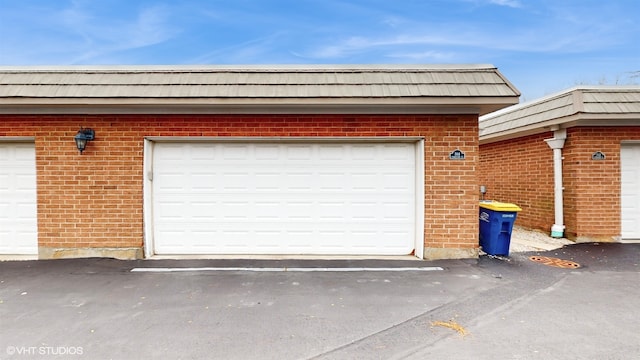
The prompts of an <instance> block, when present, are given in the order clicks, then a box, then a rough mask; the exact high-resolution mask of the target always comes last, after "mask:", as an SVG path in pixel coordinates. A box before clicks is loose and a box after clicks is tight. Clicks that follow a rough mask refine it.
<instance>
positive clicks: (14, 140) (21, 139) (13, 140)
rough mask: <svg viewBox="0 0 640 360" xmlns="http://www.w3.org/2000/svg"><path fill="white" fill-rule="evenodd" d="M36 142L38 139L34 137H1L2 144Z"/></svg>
mask: <svg viewBox="0 0 640 360" xmlns="http://www.w3.org/2000/svg"><path fill="white" fill-rule="evenodd" d="M35 141H36V138H35V137H34V136H0V142H3V143H5V142H10V143H32V142H35Z"/></svg>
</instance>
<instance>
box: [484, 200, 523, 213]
mask: <svg viewBox="0 0 640 360" xmlns="http://www.w3.org/2000/svg"><path fill="white" fill-rule="evenodd" d="M480 207H481V208H485V209H489V210H493V211H504V212H511V211H522V209H521V208H520V207H519V206H518V205H516V204H512V203H505V202H500V201H494V200H482V201H480Z"/></svg>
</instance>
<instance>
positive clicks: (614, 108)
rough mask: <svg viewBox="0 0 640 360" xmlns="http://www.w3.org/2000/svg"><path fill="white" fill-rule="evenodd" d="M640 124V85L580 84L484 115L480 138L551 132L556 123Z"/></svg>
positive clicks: (484, 140) (499, 137) (494, 139)
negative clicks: (550, 129)
mask: <svg viewBox="0 0 640 360" xmlns="http://www.w3.org/2000/svg"><path fill="white" fill-rule="evenodd" d="M630 124H631V125H640V86H580V87H574V88H571V89H568V90H565V91H563V92H561V93H558V94H554V95H550V96H547V97H544V98H541V99H539V100H535V101H532V102H529V103H524V104H519V105H515V106H511V107H508V108H505V109H502V110H500V111H496V112H494V113H491V114H488V115H485V116H482V117H480V141H481V142H491V141H498V140H501V139H505V138H513V137H517V136H523V135H527V134H533V133H539V132H543V131H548V128H549V127H550V126H553V125H558V126H560V125H561V126H563V127H570V126H576V125H594V126H614V125H630Z"/></svg>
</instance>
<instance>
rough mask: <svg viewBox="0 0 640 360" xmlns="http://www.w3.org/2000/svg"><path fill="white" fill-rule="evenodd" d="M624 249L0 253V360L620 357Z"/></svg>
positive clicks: (629, 296)
mask: <svg viewBox="0 0 640 360" xmlns="http://www.w3.org/2000/svg"><path fill="white" fill-rule="evenodd" d="M532 255H540V256H549V257H559V258H562V259H566V260H572V261H575V262H577V263H579V264H580V265H581V267H580V268H577V269H564V268H557V267H552V266H547V265H543V264H540V263H537V262H534V261H531V260H529V257H530V256H532ZM639 263H640V245H631V244H627V245H622V244H602V245H597V244H580V245H572V246H569V247H565V248H562V249H559V250H555V251H551V252H545V253H521V254H513V255H512V256H511V257H510V258H509V259H503V258H492V257H482V258H480V259H479V260H464V261H460V260H457V261H437V262H423V261H347V260H335V261H293V260H288V261H256V260H198V261H195V260H193V261H192V260H189V261H186V260H184V261H168V260H163V261H118V260H111V259H78V260H53V261H26V262H0V359H28V358H85V359H135V358H174V359H308V358H321V359H325V358H332V359H356V358H361V359H392V358H409V359H414V358H415V359H425V358H429V359H456V358H459V359H466V358H474V359H495V358H503V359H549V358H584V359H604V358H606V359H626V358H629V355H630V354H636V355H637V354H640V342H638V340H637V338H638V335H637V334H638V333H640V306H639V304H640V301H639V299H640V286H639V284H640V265H639ZM149 268H154V269H156V270H157V269H161V270H162V271H152V272H149ZM176 268H180V269H181V270H185V268H190V269H189V270H188V271H168V270H175V269H176ZM245 268H246V269H245ZM309 268H315V269H316V270H317V271H308V270H309ZM400 268H405V269H404V270H403V271H397V270H400ZM133 269H136V271H132V270H133ZM259 269H267V270H269V271H260V270H259ZM285 270H286V271H285ZM349 270H352V271H349Z"/></svg>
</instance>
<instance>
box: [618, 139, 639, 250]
mask: <svg viewBox="0 0 640 360" xmlns="http://www.w3.org/2000/svg"><path fill="white" fill-rule="evenodd" d="M620 168H621V175H622V178H621V182H622V191H621V193H622V199H621V200H622V201H621V203H622V239H628V240H636V239H638V240H640V144H623V145H622V147H621V153H620Z"/></svg>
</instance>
